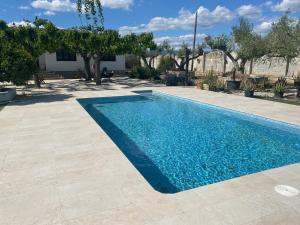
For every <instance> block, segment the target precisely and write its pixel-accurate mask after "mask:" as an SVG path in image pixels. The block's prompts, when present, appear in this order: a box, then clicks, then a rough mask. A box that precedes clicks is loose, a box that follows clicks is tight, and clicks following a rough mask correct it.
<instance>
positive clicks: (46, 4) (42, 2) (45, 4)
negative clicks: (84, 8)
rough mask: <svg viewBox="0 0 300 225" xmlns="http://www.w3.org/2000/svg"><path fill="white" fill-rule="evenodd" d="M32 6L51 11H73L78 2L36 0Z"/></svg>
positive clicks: (68, 0)
mask: <svg viewBox="0 0 300 225" xmlns="http://www.w3.org/2000/svg"><path fill="white" fill-rule="evenodd" d="M31 6H32V7H33V8H36V9H45V10H47V11H51V12H73V11H76V4H75V3H73V2H71V1H70V0H52V1H51V0H35V1H33V2H32V3H31Z"/></svg>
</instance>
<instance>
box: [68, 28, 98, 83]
mask: <svg viewBox="0 0 300 225" xmlns="http://www.w3.org/2000/svg"><path fill="white" fill-rule="evenodd" d="M63 33H64V35H63V36H64V37H63V41H64V46H65V47H66V48H67V49H68V51H71V52H75V53H78V54H80V56H81V57H82V58H83V62H84V73H85V79H86V80H91V78H92V73H91V68H90V61H91V58H92V54H91V53H92V43H91V37H92V33H91V31H89V30H87V29H85V28H73V29H69V30H65V31H64V32H63Z"/></svg>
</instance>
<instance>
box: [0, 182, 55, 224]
mask: <svg viewBox="0 0 300 225" xmlns="http://www.w3.org/2000/svg"><path fill="white" fill-rule="evenodd" d="M60 219H61V206H60V203H59V199H58V196H57V193H56V189H55V188H54V187H53V186H48V187H44V188H39V189H35V190H34V191H32V192H31V193H27V194H22V195H17V196H14V197H10V198H6V199H1V200H0V224H1V225H20V224H22V225H32V224H36V225H45V224H54V223H57V222H59V221H60Z"/></svg>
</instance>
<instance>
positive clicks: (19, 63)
mask: <svg viewBox="0 0 300 225" xmlns="http://www.w3.org/2000/svg"><path fill="white" fill-rule="evenodd" d="M0 54H1V56H0V58H1V62H0V82H12V83H13V84H15V85H23V84H26V82H27V81H28V80H30V79H31V78H32V75H33V74H34V73H35V72H37V69H38V66H37V64H36V63H35V61H34V59H33V58H32V56H31V55H30V54H29V53H28V52H27V51H25V50H24V49H22V48H19V49H17V48H8V49H5V50H3V51H2V52H1V53H0Z"/></svg>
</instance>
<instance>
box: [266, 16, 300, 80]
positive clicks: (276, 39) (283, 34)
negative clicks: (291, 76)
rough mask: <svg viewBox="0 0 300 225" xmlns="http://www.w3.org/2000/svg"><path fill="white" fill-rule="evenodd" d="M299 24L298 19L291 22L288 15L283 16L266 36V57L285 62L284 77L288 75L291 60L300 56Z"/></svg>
mask: <svg viewBox="0 0 300 225" xmlns="http://www.w3.org/2000/svg"><path fill="white" fill-rule="evenodd" d="M299 23H300V21H299V19H298V20H293V19H290V18H289V17H288V15H284V16H282V17H281V18H280V19H279V21H278V22H276V23H273V24H272V29H271V32H270V33H269V34H268V36H267V41H268V48H269V54H268V55H269V56H270V57H280V58H282V59H284V60H285V62H286V67H285V72H284V75H285V76H287V74H288V71H289V65H290V62H291V60H293V59H294V58H295V57H296V56H297V55H299V54H300V52H299V48H300V47H299V46H300V38H299V36H300V34H299V33H300V24H299Z"/></svg>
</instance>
